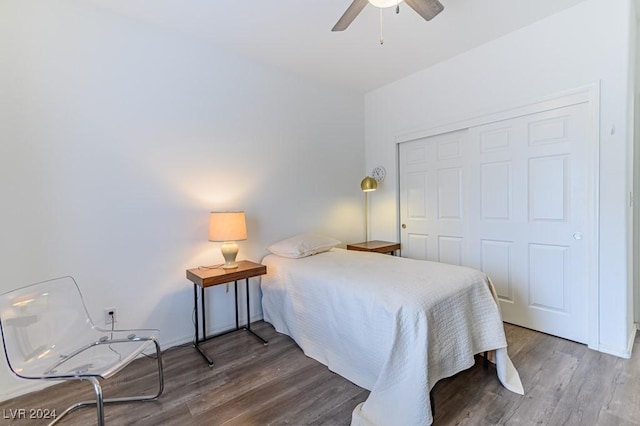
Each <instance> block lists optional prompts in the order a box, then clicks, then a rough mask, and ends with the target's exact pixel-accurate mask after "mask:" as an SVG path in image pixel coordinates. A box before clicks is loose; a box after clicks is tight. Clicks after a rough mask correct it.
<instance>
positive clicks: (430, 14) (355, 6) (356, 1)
mask: <svg viewBox="0 0 640 426" xmlns="http://www.w3.org/2000/svg"><path fill="white" fill-rule="evenodd" d="M402 1H403V0H353V3H351V5H350V6H349V7H348V8H347V10H346V12H344V14H343V15H342V17H341V18H340V19H339V20H338V22H337V23H336V25H335V26H334V27H333V28H332V29H331V31H344V30H346V29H347V27H348V26H349V25H351V23H352V22H353V20H354V19H356V16H358V15H359V14H360V12H362V9H364V7H365V6H366V5H367V4H369V3H371V4H372V5H374V6H375V7H378V8H380V9H383V8H386V7H391V6H396V13H397V12H398V11H399V7H400V6H399V5H400V3H402ZM404 2H405V3H406V4H407V5H409V7H410V8H411V9H413V10H415V11H416V12H417V13H418V15H420V16H422V17H423V18H424V19H426V20H427V21H430V20H431V19H433V18H434V17H435V16H436V15H437V14H438V13H440V12H442V10H443V9H444V6H443V5H442V3H440V2H439V1H438V0H404Z"/></svg>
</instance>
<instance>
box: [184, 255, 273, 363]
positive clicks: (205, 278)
mask: <svg viewBox="0 0 640 426" xmlns="http://www.w3.org/2000/svg"><path fill="white" fill-rule="evenodd" d="M266 273H267V267H266V266H265V265H261V264H259V263H254V262H251V261H249V260H239V261H238V267H237V268H236V269H222V265H219V266H202V267H199V268H194V269H187V279H188V280H189V281H191V282H193V305H194V308H195V321H194V323H195V340H194V343H193V346H194V347H195V348H196V349H197V350H198V352H200V355H202V356H203V357H204V359H206V360H207V362H208V363H209V366H210V367H211V366H213V360H212V359H211V358H209V356H208V355H207V354H206V353H205V352H204V350H203V349H202V348H201V347H200V343H202V342H204V341H205V340H209V339H213V338H214V337H218V336H222V335H224V334H228V333H232V332H234V331H238V330H247V331H248V332H249V333H251V334H252V335H254V336H255V337H256V338H258V339H259V340H260V341H262V343H264V344H265V345H266V344H267V343H268V342H267V341H266V340H264V339H263V338H262V337H260V336H258V335H257V334H256V333H254V332H253V330H251V317H250V313H251V311H250V309H249V278H253V277H258V276H260V275H264V274H266ZM242 279H244V280H245V282H246V296H247V325H246V326H244V327H240V325H239V323H238V280H242ZM231 281H233V282H234V284H235V287H234V288H235V297H236V306H235V308H236V328H233V329H231V330H227V331H225V332H222V333H219V334H216V335H214V336H207V335H206V334H207V327H206V322H205V321H206V320H205V318H206V312H207V311H206V309H205V304H204V289H205V288H207V287H212V286H216V285H220V284H226V283H230V282H231ZM198 287H200V304H201V307H202V338H200V328H199V327H198V320H199V318H198V317H199V315H198Z"/></svg>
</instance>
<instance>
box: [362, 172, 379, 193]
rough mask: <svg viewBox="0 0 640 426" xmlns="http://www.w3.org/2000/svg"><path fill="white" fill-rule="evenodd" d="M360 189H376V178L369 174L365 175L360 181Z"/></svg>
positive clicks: (366, 190) (365, 190)
mask: <svg viewBox="0 0 640 426" xmlns="http://www.w3.org/2000/svg"><path fill="white" fill-rule="evenodd" d="M360 189H362V190H363V191H364V192H369V191H375V190H376V189H378V182H376V180H375V179H374V178H372V177H371V176H367V177H366V178H364V179H362V182H360Z"/></svg>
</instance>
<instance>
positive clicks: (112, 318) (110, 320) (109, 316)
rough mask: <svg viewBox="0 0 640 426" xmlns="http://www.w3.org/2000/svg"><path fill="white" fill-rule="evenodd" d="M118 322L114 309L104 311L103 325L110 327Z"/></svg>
mask: <svg viewBox="0 0 640 426" xmlns="http://www.w3.org/2000/svg"><path fill="white" fill-rule="evenodd" d="M116 322H118V316H117V315H116V308H105V309H104V323H105V325H111V324H115V323H116Z"/></svg>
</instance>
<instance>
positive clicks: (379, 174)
mask: <svg viewBox="0 0 640 426" xmlns="http://www.w3.org/2000/svg"><path fill="white" fill-rule="evenodd" d="M386 175H387V172H386V170H385V169H384V167H382V166H376V167H374V169H373V170H372V171H371V176H367V177H365V178H364V179H362V182H360V189H362V192H364V240H365V241H369V192H371V191H375V190H376V189H378V184H379V183H380V182H382V181H383V180H384V178H385V176H386Z"/></svg>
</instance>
